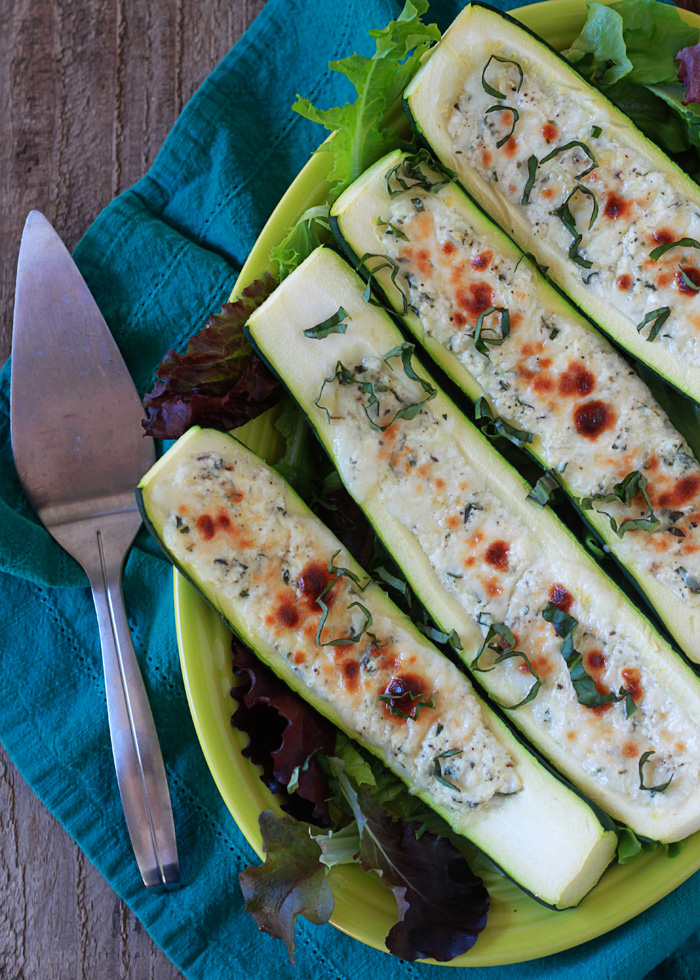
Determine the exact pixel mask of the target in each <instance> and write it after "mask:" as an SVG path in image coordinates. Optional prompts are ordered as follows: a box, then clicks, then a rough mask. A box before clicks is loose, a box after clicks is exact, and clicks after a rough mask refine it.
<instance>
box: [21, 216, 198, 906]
mask: <svg viewBox="0 0 700 980" xmlns="http://www.w3.org/2000/svg"><path fill="white" fill-rule="evenodd" d="M10 413H11V426H12V451H13V454H14V458H15V464H16V466H17V472H18V474H19V478H20V481H21V483H22V486H23V488H24V491H25V493H26V495H27V497H28V499H29V501H30V503H31V505H32V507H33V508H34V510H35V512H36V513H37V515H38V517H39V518H40V520H41V521H42V522H43V524H44V525H45V526H46V528H47V529H48V531H49V532H50V533H51V534H52V535H53V537H54V538H56V540H57V541H58V542H59V544H61V545H62V546H63V547H64V548H65V549H66V551H67V552H68V553H69V554H71V555H72V556H73V557H74V558H75V559H76V560H77V561H78V562H79V563H80V564H81V565H82V567H83V568H84V569H85V571H86V572H87V575H88V578H89V579H90V585H91V587H92V594H93V598H94V600H95V609H96V611H97V620H98V624H99V628H100V638H101V642H102V661H103V666H104V674H105V688H106V693H107V712H108V719H109V730H110V736H111V739H112V751H113V753H114V763H115V766H116V770H117V781H118V784H119V793H120V795H121V800H122V805H123V807H124V814H125V816H126V823H127V827H128V830H129V836H130V838H131V844H132V847H133V849H134V854H135V855H136V861H137V863H138V866H139V870H140V872H141V875H142V877H143V881H144V884H145V885H146V887H147V888H167V889H170V888H175V887H177V886H178V884H179V867H178V856H177V845H176V842H175V827H174V824H173V813H172V806H171V803H170V794H169V792H168V784H167V781H166V778H165V769H164V766H163V758H162V755H161V751H160V746H159V744H158V737H157V735H156V730H155V726H154V724H153V716H152V714H151V708H150V705H149V703H148V698H147V696H146V690H145V688H144V684H143V678H142V677H141V672H140V670H139V667H138V663H137V661H136V656H135V654H134V647H133V644H132V642H131V635H130V633H129V625H128V622H127V617H126V611H125V609H124V602H123V599H122V593H121V573H122V566H123V563H124V557H125V555H126V552H127V551H128V549H129V547H130V545H131V542H132V541H133V538H134V535H135V534H136V531H137V530H138V528H139V525H140V524H141V518H140V516H139V513H138V510H137V507H136V500H135V496H134V488H135V486H136V484H137V483H138V481H139V479H140V478H141V476H142V475H143V474H144V473H145V472H146V470H148V469H149V468H150V467H151V466H152V465H153V463H154V461H155V451H154V447H153V440H152V439H147V438H144V437H143V435H142V434H141V432H142V430H141V419H142V418H143V409H142V407H141V400H140V398H139V395H138V392H137V391H136V388H135V386H134V383H133V381H132V380H131V377H130V375H129V372H128V370H127V368H126V365H125V364H124V361H123V360H122V356H121V354H120V353H119V350H118V348H117V345H116V344H115V342H114V340H113V338H112V335H111V334H110V332H109V328H108V327H107V324H106V323H105V321H104V319H103V317H102V314H101V313H100V311H99V309H98V308H97V304H96V303H95V301H94V299H93V298H92V296H91V294H90V292H89V290H88V288H87V285H86V284H85V281H84V280H83V278H82V276H81V275H80V272H79V271H78V268H77V266H76V265H75V263H74V262H73V259H72V258H71V256H70V254H69V252H68V250H67V249H66V247H65V246H64V244H63V242H62V241H61V239H60V238H59V237H58V235H57V234H56V232H55V231H54V229H53V228H52V226H51V224H50V223H49V222H48V221H47V220H46V218H45V217H44V216H43V215H42V214H40V213H39V212H38V211H32V212H31V213H30V215H29V217H28V218H27V222H26V224H25V227H24V232H23V235H22V244H21V246H20V252H19V260H18V263H17V291H16V296H15V316H14V325H13V333H12V380H11V407H10Z"/></svg>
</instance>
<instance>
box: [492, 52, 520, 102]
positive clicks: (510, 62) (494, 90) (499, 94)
mask: <svg viewBox="0 0 700 980" xmlns="http://www.w3.org/2000/svg"><path fill="white" fill-rule="evenodd" d="M492 61H500V63H501V64H502V65H515V67H516V68H517V69H518V72H519V74H520V81H519V82H518V87H517V88H516V90H515V91H516V92H519V91H520V89H521V88H522V87H523V79H524V77H525V76H524V75H523V70H522V68H521V67H520V65H519V64H518V62H517V61H513V59H512V58H499V57H498V55H497V54H492V55H491V57H490V58H489V60H488V61H487V62H486V64H485V65H484V70H483V71H482V73H481V84H482V86H483V88H484V91H485V92H488V94H489V95H492V96H493V97H494V98H495V99H505V98H506V96H505V95H504V94H503V92H499V91H498V89H497V88H494V87H493V85H489V83H488V82H487V81H486V70H487V68H488V67H489V65H490V64H491V62H492Z"/></svg>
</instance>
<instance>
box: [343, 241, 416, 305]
mask: <svg viewBox="0 0 700 980" xmlns="http://www.w3.org/2000/svg"><path fill="white" fill-rule="evenodd" d="M368 259H379V262H380V264H379V265H377V266H375V267H374V269H370V268H369V267H368V266H367V260H368ZM382 269H391V281H392V283H393V284H394V286H395V287H396V289H397V290H398V292H399V293H400V294H401V301H402V309H401V314H402V316H405V315H406V313H408V296H407V295H406V293H405V291H404V289H403V286H400V285H399V284H398V283H397V281H396V277H397V276H398V274H399V271H400V270H399V264H398V262H395V261H394V259H392V258H390V256H388V255H381V254H379V253H377V252H365V254H364V255H363V256H362V258H361V259H360V261H359V262H358V263H357V265H356V266H355V271H356V272H359V273H360V275H362V276H367V285H366V287H365V291H364V293H363V299H364V300H365V302H366V303H372V302H374V301H373V300H372V298H371V293H372V280H373V279H376V278H377V273H379V272H381V271H382ZM374 305H375V306H379V305H381V304H379V303H375V304H374Z"/></svg>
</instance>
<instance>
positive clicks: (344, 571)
mask: <svg viewBox="0 0 700 980" xmlns="http://www.w3.org/2000/svg"><path fill="white" fill-rule="evenodd" d="M319 397H320V396H319ZM339 554H340V548H339V549H338V550H337V551H336V553H335V554H334V555H333V556H332V558H330V560H329V562H328V564H327V565H326V571H327V572H329V573H330V574H331V575H332V574H333V573H334V572H335V577H334V578H332V579H331V580H330V582H328V583H327V584H326V586H325V587H324V589H323V591H322V592H321V593H320V595H319V596H318V597H317V598H316V603H317V605H319V606H320V607H321V610H322V612H321V618H320V620H319V622H318V629H317V630H316V645H317V646H320V647H327V646H343V645H345V644H347V643H357V641H358V640H359V639H360V637H361V636H362V634H363V633H365V632H366V631H367V630H368V629H369V627H370V626H371V625H372V614H371V613H370V612H369V610H368V609H365V607H364V606H363V605H361V604H360V603H359V602H353V603H352V604H351V605H350V606H348V609H352V607H353V606H359V607H360V609H362V611H363V612H364V614H365V617H366V622H365V625H364V626H363V628H362V630H361V632H360V633H359V634H358V636H357V637H345V638H344V639H341V640H330V641H329V642H327V643H322V642H321V633H322V632H323V627H324V626H325V625H326V620H327V619H328V605H327V603H325V602H324V601H323V600H324V599H325V597H326V596H327V595H328V593H329V592H330V591H331V589H332V588H333V586H334V585H335V584H336V582H338V581H339V580H340V579H341V578H342V577H343V576H345V577H346V578H349V579H350V580H351V581H352V582H354V583H355V585H357V586H358V588H359V589H360V591H361V592H364V590H365V589H366V588H367V586H368V585H369V583H370V582H371V581H372V580H371V579H370V578H368V579H367V581H366V582H365V584H364V585H360V579H359V576H357V575H356V574H355V573H354V572H351V571H350V569H349V568H336V566H335V565H334V564H333V563H334V562H335V560H336V558H337V557H338V555H339Z"/></svg>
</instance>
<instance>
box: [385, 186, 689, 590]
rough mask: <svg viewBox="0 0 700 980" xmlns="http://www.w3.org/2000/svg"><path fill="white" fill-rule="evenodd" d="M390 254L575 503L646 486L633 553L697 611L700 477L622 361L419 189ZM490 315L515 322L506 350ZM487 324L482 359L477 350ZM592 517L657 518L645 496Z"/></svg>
mask: <svg viewBox="0 0 700 980" xmlns="http://www.w3.org/2000/svg"><path fill="white" fill-rule="evenodd" d="M385 220H386V219H385ZM382 243H383V247H384V249H385V250H386V253H387V254H388V255H389V256H390V257H391V258H392V259H393V260H395V261H396V263H397V264H398V267H399V270H400V272H399V275H398V276H397V284H398V285H399V287H400V288H401V289H402V290H403V291H404V294H405V295H406V297H407V299H408V303H409V304H410V307H411V309H412V310H413V311H414V312H415V313H416V315H417V316H418V317H419V318H420V320H421V322H422V324H423V327H424V329H425V332H426V335H427V336H429V337H432V338H433V339H434V340H435V341H437V342H438V343H440V344H441V345H442V346H444V347H445V348H446V349H447V350H449V351H451V352H452V353H453V354H455V355H456V356H457V358H458V359H459V361H460V362H461V363H462V365H463V366H464V367H465V368H466V369H467V370H468V371H469V372H470V374H471V375H472V376H473V377H474V378H475V379H476V381H478V383H479V385H480V386H481V388H482V389H483V391H484V392H485V394H486V395H487V396H488V399H489V401H490V403H491V405H492V407H493V410H494V413H495V414H497V415H499V416H501V417H502V418H503V419H505V420H506V421H507V422H508V423H510V424H511V425H512V426H514V427H515V428H517V429H520V430H524V431H525V432H530V433H533V434H534V435H536V436H537V437H538V439H539V445H538V454H539V455H540V458H541V459H542V461H543V463H544V465H545V466H547V467H548V468H550V469H554V470H556V471H557V472H558V473H560V474H562V476H563V478H564V479H565V481H566V483H567V484H568V486H569V488H570V490H571V492H572V493H573V494H574V495H575V496H578V497H579V498H585V497H594V495H596V494H602V495H606V494H609V493H611V492H612V491H613V489H614V487H615V486H616V485H617V484H619V483H620V482H621V481H622V480H623V479H624V478H625V477H627V476H628V475H629V474H630V473H634V472H635V471H638V472H640V473H642V474H643V475H644V477H645V479H646V481H647V488H646V489H647V493H648V496H649V499H650V501H651V504H652V507H653V511H654V515H655V517H656V518H658V523H657V524H656V525H655V526H654V527H653V528H652V529H651V530H648V529H646V528H644V527H642V528H636V529H633V530H628V531H625V532H624V534H625V538H626V542H627V543H630V542H631V543H632V544H633V547H634V557H635V559H636V560H637V561H638V562H639V563H640V564H641V565H642V566H643V567H645V568H646V569H647V570H648V571H649V572H650V573H651V574H652V575H653V576H654V577H655V579H656V580H657V581H658V582H660V583H662V584H663V585H665V586H666V588H668V589H669V590H671V591H672V592H673V593H674V594H676V595H678V596H680V597H681V598H682V599H684V600H685V601H687V602H689V603H691V604H692V605H693V606H700V527H699V525H700V465H699V464H698V462H697V460H696V459H695V458H694V456H693V454H692V452H691V450H690V447H689V446H688V445H687V443H686V441H685V440H684V439H683V437H682V436H681V435H680V434H679V433H678V432H677V431H676V429H675V428H674V427H673V425H672V424H671V422H670V421H669V419H668V417H667V416H666V414H665V413H664V412H663V410H662V409H661V408H660V407H659V405H658V404H657V403H656V401H655V400H654V398H653V397H652V395H651V393H650V391H649V389H648V388H647V387H646V385H645V384H644V383H643V382H642V381H641V380H640V378H639V377H638V376H637V375H636V374H635V372H634V371H633V370H632V369H631V368H630V367H629V365H628V364H627V363H626V361H624V360H623V358H622V357H620V355H619V354H617V353H616V352H615V351H614V350H613V348H612V347H611V346H610V344H608V343H607V341H605V340H604V339H603V338H602V337H601V336H600V335H598V334H596V333H594V332H592V331H590V330H587V329H585V328H584V327H583V326H582V325H581V323H580V322H579V321H577V320H576V319H574V318H573V317H566V316H563V315H561V314H555V313H553V312H551V311H549V310H547V309H546V308H543V307H542V306H541V305H540V303H539V301H538V297H537V289H536V285H537V279H536V273H535V272H534V270H533V268H532V266H531V265H530V264H529V263H528V262H524V261H514V260H511V259H507V258H504V257H503V256H502V255H500V254H499V253H498V251H497V250H496V249H495V248H494V247H493V245H492V244H491V243H490V242H489V241H487V240H486V239H484V238H483V237H480V236H479V235H478V234H477V233H476V232H475V230H474V228H473V227H472V226H471V224H470V222H469V221H468V219H467V218H466V217H465V215H464V214H463V213H461V212H460V211H459V210H458V209H457V207H456V206H452V205H451V204H450V201H449V197H448V198H447V200H445V199H444V198H442V197H439V196H437V195H435V194H430V193H426V192H425V191H424V190H421V189H420V188H417V187H411V188H409V190H408V191H407V192H406V193H405V194H402V195H400V196H397V197H395V198H394V199H393V200H392V201H391V206H390V217H389V219H388V224H387V230H386V231H385V233H384V235H383V238H382ZM492 309H496V310H506V311H508V324H509V332H508V333H507V334H506V336H505V339H501V335H502V332H503V331H502V322H501V321H502V316H503V314H502V313H498V312H493V313H487V312H486V311H488V310H492ZM480 315H481V316H482V324H481V334H480V336H481V338H482V340H483V342H484V343H485V345H486V352H485V353H484V352H480V350H479V349H477V346H476V344H475V332H476V328H477V324H478V321H479V316H480ZM490 341H496V342H495V343H491V342H490ZM613 392H614V397H612V393H613ZM594 507H595V508H596V509H597V510H600V511H603V512H604V513H605V514H607V515H608V516H609V517H610V518H612V520H614V521H615V522H616V524H617V525H618V526H620V525H622V523H623V522H624V521H626V520H634V519H638V518H646V517H648V516H649V508H648V506H647V504H646V502H645V501H644V499H643V496H642V495H641V494H637V495H636V496H635V497H634V498H633V499H632V500H631V501H630V503H629V504H627V505H626V504H624V503H622V502H621V501H617V500H613V501H608V502H605V503H602V502H598V503H594Z"/></svg>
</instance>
